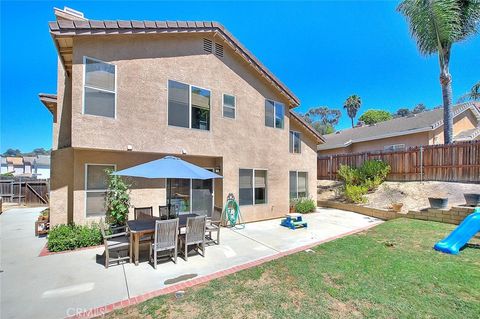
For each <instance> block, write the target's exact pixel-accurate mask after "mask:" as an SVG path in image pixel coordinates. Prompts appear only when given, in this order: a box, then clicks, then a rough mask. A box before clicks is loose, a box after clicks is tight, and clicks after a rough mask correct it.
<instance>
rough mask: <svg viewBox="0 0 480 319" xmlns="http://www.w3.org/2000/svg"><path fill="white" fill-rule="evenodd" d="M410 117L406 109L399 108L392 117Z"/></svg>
mask: <svg viewBox="0 0 480 319" xmlns="http://www.w3.org/2000/svg"><path fill="white" fill-rule="evenodd" d="M409 115H410V110H409V109H407V108H400V109H398V110H397V112H396V113H395V114H394V115H393V117H405V116H409Z"/></svg>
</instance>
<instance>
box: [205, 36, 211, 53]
mask: <svg viewBox="0 0 480 319" xmlns="http://www.w3.org/2000/svg"><path fill="white" fill-rule="evenodd" d="M203 50H204V51H205V52H208V53H212V40H209V39H203Z"/></svg>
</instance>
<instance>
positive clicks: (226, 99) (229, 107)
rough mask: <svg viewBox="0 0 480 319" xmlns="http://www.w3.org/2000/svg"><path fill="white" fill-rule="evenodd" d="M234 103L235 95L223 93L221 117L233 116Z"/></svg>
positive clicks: (232, 117)
mask: <svg viewBox="0 0 480 319" xmlns="http://www.w3.org/2000/svg"><path fill="white" fill-rule="evenodd" d="M235 104H236V99H235V96H233V95H228V94H224V95H223V117H228V118H231V119H234V118H235V113H236V112H235Z"/></svg>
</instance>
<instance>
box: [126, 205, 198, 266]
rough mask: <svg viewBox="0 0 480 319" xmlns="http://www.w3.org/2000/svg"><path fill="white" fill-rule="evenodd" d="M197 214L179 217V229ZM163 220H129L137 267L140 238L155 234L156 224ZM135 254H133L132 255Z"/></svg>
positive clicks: (128, 225) (132, 248)
mask: <svg viewBox="0 0 480 319" xmlns="http://www.w3.org/2000/svg"><path fill="white" fill-rule="evenodd" d="M196 216H198V215H197V214H181V215H179V216H178V228H179V229H181V228H183V227H185V226H186V225H187V218H189V217H196ZM157 220H161V219H160V218H158V217H154V218H152V219H142V220H129V221H127V228H128V230H129V231H130V256H132V257H133V260H134V262H135V266H138V260H139V251H140V238H141V237H142V236H148V235H152V234H154V233H155V223H156V221H157ZM132 253H133V254H132Z"/></svg>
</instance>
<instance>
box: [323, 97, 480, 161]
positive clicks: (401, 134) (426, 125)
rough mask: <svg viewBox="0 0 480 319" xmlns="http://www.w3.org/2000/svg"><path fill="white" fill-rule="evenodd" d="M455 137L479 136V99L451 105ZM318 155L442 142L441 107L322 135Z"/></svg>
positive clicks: (479, 137)
mask: <svg viewBox="0 0 480 319" xmlns="http://www.w3.org/2000/svg"><path fill="white" fill-rule="evenodd" d="M453 115H454V118H453V136H454V141H456V142H461V141H471V140H476V139H480V103H478V102H467V103H462V104H458V105H455V106H454V107H453ZM323 137H324V139H325V143H324V144H321V145H318V154H319V155H330V154H342V153H359V152H368V151H380V150H402V149H405V148H408V147H413V146H421V145H433V144H442V143H443V109H435V110H431V111H427V112H423V113H419V114H416V115H414V116H408V117H400V118H396V119H393V120H389V121H385V122H381V123H377V124H375V125H369V126H362V127H355V128H352V129H346V130H342V131H338V132H336V133H333V134H328V135H324V136H323Z"/></svg>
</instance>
